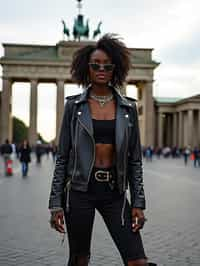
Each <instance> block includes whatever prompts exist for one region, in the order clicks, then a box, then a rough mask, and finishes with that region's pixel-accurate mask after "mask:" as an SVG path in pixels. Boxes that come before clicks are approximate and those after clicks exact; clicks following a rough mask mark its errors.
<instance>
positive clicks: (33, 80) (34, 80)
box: [30, 78, 38, 84]
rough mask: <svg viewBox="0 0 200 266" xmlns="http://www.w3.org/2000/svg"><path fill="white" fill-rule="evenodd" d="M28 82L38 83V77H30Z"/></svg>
mask: <svg viewBox="0 0 200 266" xmlns="http://www.w3.org/2000/svg"><path fill="white" fill-rule="evenodd" d="M30 83H35V84H38V79H36V78H33V79H30Z"/></svg>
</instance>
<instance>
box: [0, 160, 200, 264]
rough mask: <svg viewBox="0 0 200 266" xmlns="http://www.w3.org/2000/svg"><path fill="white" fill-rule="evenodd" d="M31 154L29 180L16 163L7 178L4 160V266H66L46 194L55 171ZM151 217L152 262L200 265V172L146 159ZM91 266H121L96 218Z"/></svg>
mask: <svg viewBox="0 0 200 266" xmlns="http://www.w3.org/2000/svg"><path fill="white" fill-rule="evenodd" d="M42 159H43V160H42V165H41V166H38V165H36V163H35V159H34V156H33V159H32V163H31V165H30V172H29V176H28V177H27V178H22V176H21V171H20V170H21V169H20V164H19V162H18V161H17V160H15V162H14V175H13V176H12V177H5V176H4V174H3V163H2V159H0V266H13V265H17V266H18V265H20V266H42V265H49V266H58V265H59V266H65V265H66V257H67V255H68V243H67V241H65V242H64V245H61V237H60V235H59V234H58V233H57V232H55V231H53V230H52V229H50V227H49V224H48V220H49V212H48V209H47V207H48V195H49V191H50V184H51V179H52V172H53V168H54V165H53V162H52V160H51V157H49V158H47V157H46V156H44V157H43V158H42ZM144 184H145V192H146V199H147V210H146V211H145V215H146V217H147V219H148V221H147V223H146V224H145V227H144V229H143V230H142V231H141V232H142V237H143V241H144V247H145V250H146V254H147V256H148V257H149V261H153V262H156V263H157V264H158V265H159V266H162V265H166V266H168V265H171V266H186V265H188V266H189V265H190V266H192V265H196V266H197V265H198V266H199V265H200V229H199V228H200V211H199V207H200V168H193V165H192V162H190V163H189V165H188V166H187V167H185V166H184V164H183V160H181V159H163V158H162V159H160V160H158V159H154V160H153V162H152V163H151V162H145V160H144ZM90 265H94V266H103V265H106V266H107V265H108V266H109V265H111V266H120V265H122V262H121V259H120V257H119V254H118V251H117V250H116V248H115V246H114V245H113V242H112V240H111V238H110V236H109V234H108V232H107V229H106V228H105V226H104V224H103V221H102V219H101V217H100V216H99V215H98V214H97V215H96V219H95V226H94V234H93V239H92V256H91V263H90Z"/></svg>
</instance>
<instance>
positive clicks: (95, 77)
mask: <svg viewBox="0 0 200 266" xmlns="http://www.w3.org/2000/svg"><path fill="white" fill-rule="evenodd" d="M113 68H114V65H112V60H111V58H110V57H109V56H108V55H107V54H106V53H105V52H104V51H102V50H99V49H97V50H95V51H94V52H93V53H92V54H91V56H90V61H89V76H90V81H91V83H96V84H99V85H100V84H101V85H103V84H107V83H108V82H109V81H111V79H112V74H113Z"/></svg>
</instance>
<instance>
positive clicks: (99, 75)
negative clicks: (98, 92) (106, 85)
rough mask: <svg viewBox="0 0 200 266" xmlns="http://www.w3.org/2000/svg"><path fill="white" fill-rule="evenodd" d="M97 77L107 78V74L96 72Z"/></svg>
mask: <svg viewBox="0 0 200 266" xmlns="http://www.w3.org/2000/svg"><path fill="white" fill-rule="evenodd" d="M96 77H97V78H99V79H105V78H106V75H105V74H104V73H99V74H96Z"/></svg>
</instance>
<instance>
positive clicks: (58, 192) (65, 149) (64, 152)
mask: <svg viewBox="0 0 200 266" xmlns="http://www.w3.org/2000/svg"><path fill="white" fill-rule="evenodd" d="M70 149H71V134H70V104H69V101H67V102H66V104H65V110H64V116H63V121H62V125H61V130H60V136H59V144H58V152H57V157H56V164H55V170H54V174H53V180H52V184H51V191H50V197H49V209H57V208H58V209H59V208H62V207H63V196H64V186H65V184H66V168H67V163H68V158H69V151H70Z"/></svg>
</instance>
